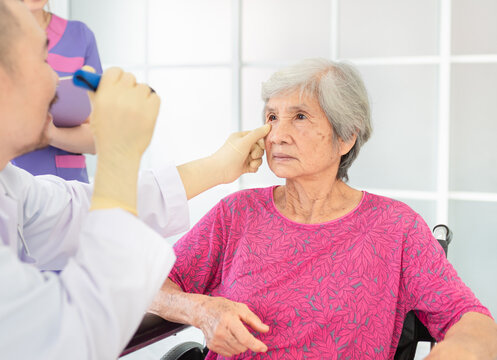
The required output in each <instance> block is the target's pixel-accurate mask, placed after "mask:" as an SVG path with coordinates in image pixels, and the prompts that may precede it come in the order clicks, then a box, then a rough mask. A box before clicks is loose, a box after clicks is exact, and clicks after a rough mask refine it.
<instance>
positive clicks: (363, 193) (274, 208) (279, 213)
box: [269, 185, 368, 228]
mask: <svg viewBox="0 0 497 360" xmlns="http://www.w3.org/2000/svg"><path fill="white" fill-rule="evenodd" d="M279 186H281V185H273V186H271V187H270V188H269V191H270V196H271V206H272V208H273V211H274V212H275V213H276V214H277V215H278V216H280V217H281V218H282V219H284V220H285V221H287V222H290V223H292V224H294V225H298V226H302V227H311V228H319V227H323V226H327V225H334V224H335V223H338V222H340V221H342V220H344V219H345V218H348V217H350V216H352V215H354V213H355V212H356V211H357V210H358V209H359V208H361V206H362V205H363V204H364V203H365V199H366V197H367V195H368V193H367V192H366V191H361V192H362V197H361V201H359V204H357V205H356V206H355V207H354V208H353V209H352V210H350V211H349V212H348V213H346V214H344V215H342V216H340V217H338V218H336V219H333V220H330V221H325V222H322V223H316V224H304V223H299V222H296V221H294V220H292V219H289V218H287V217H286V216H285V215H283V214H282V213H281V212H280V211H279V210H278V208H277V207H276V204H275V203H274V190H275V189H276V188H277V187H279Z"/></svg>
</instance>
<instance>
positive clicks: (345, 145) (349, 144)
mask: <svg viewBox="0 0 497 360" xmlns="http://www.w3.org/2000/svg"><path fill="white" fill-rule="evenodd" d="M356 140H357V134H354V135H352V136H351V138H350V139H349V140H348V141H344V140H343V139H342V138H339V139H338V143H339V145H340V148H339V151H340V155H341V156H343V155H345V154H347V153H348V152H349V151H350V150H351V149H352V148H353V147H354V145H355V142H356Z"/></svg>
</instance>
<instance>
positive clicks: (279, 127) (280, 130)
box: [267, 120, 291, 144]
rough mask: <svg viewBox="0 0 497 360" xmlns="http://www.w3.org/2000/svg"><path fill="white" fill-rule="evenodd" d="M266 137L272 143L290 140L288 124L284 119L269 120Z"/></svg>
mask: <svg viewBox="0 0 497 360" xmlns="http://www.w3.org/2000/svg"><path fill="white" fill-rule="evenodd" d="M267 139H268V140H269V141H270V142H271V143H273V144H281V143H289V142H290V141H291V129H290V125H289V124H288V123H287V122H286V121H284V120H277V121H273V122H271V131H270V132H269V134H268V135H267Z"/></svg>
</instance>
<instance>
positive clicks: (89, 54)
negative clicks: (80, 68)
mask: <svg viewBox="0 0 497 360" xmlns="http://www.w3.org/2000/svg"><path fill="white" fill-rule="evenodd" d="M85 30H86V31H85V35H86V53H85V65H90V66H91V67H92V68H94V69H95V71H96V72H97V73H98V74H101V73H102V64H101V63H100V55H99V54H98V48H97V41H96V39H95V35H94V34H93V31H91V30H90V29H89V28H88V27H87V26H85Z"/></svg>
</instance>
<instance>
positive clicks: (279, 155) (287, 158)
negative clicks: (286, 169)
mask: <svg viewBox="0 0 497 360" xmlns="http://www.w3.org/2000/svg"><path fill="white" fill-rule="evenodd" d="M271 158H272V159H273V160H275V161H290V160H295V158H294V157H293V156H290V155H288V154H284V153H272V154H271Z"/></svg>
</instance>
